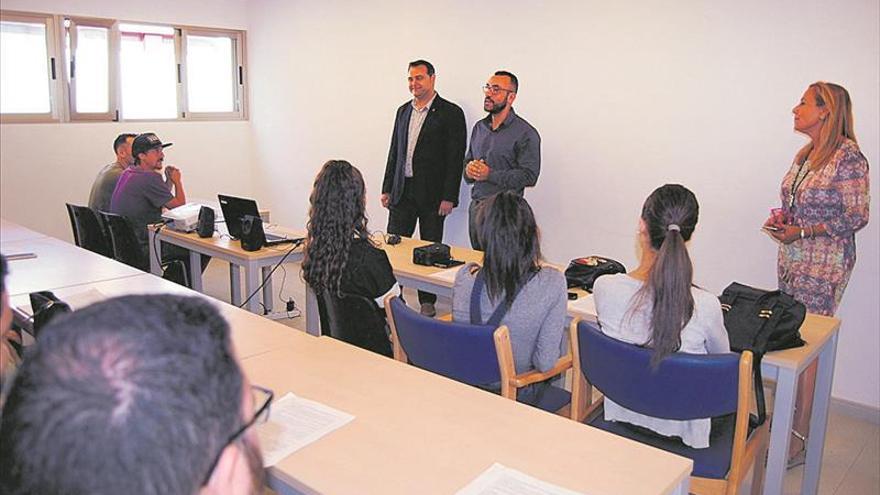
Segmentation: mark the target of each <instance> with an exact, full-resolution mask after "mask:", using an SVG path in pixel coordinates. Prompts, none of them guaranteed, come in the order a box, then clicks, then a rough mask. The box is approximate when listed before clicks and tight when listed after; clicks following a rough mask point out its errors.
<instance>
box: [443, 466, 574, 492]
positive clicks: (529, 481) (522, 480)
mask: <svg viewBox="0 0 880 495" xmlns="http://www.w3.org/2000/svg"><path fill="white" fill-rule="evenodd" d="M456 495H582V494H579V493H578V492H575V491H572V490H568V489H565V488H562V487H560V486H556V485H553V484H550V483H547V482H546V481H541V480H539V479H537V478H533V477H531V476H529V475H527V474H525V473H523V472H520V471H517V470H516V469H511V468H509V467H505V466H502V465H501V464H498V463H497V462H496V463H495V464H492V466H491V467H490V468H489V469H487V470H485V471H483V474H481V475H480V476H478V477H477V479H475V480H473V481H471V482H470V483H468V485H467V486H466V487H464V488H462V489H461V490H459V491H458V492H457V493H456Z"/></svg>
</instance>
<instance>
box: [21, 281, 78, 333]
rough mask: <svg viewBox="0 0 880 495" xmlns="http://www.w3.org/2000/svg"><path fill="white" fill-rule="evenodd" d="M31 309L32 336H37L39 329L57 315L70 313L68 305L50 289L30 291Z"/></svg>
mask: <svg viewBox="0 0 880 495" xmlns="http://www.w3.org/2000/svg"><path fill="white" fill-rule="evenodd" d="M29 297H30V300H31V310H32V311H33V313H32V314H33V316H32V317H31V318H32V319H33V328H32V333H33V336H34V337H35V338H36V337H39V332H40V330H42V329H43V327H45V326H46V325H48V324H49V322H50V321H52V320H54V319H55V318H56V317H58V315H62V314H65V313H70V311H71V309H70V306H69V305H68V304H67V303H66V302H64V301H62V300H61V299H58V297H57V296H55V294H53V293H52V291H48V290H42V291H39V292H31V293H30V295H29Z"/></svg>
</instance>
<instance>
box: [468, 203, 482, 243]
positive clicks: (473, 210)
mask: <svg viewBox="0 0 880 495" xmlns="http://www.w3.org/2000/svg"><path fill="white" fill-rule="evenodd" d="M482 201H483V200H482V199H475V198H471V204H470V206H468V235H469V236H470V238H471V247H472V248H474V249H476V250H477V251H482V250H483V246H482V245H480V239H479V235H478V232H479V231H478V229H477V208H478V207H479V206H480V203H481V202H482Z"/></svg>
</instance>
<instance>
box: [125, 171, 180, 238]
mask: <svg viewBox="0 0 880 495" xmlns="http://www.w3.org/2000/svg"><path fill="white" fill-rule="evenodd" d="M172 199H174V195H173V194H171V190H170V189H169V188H168V186H167V185H165V181H164V180H162V176H161V175H159V174H158V173H156V172H153V171H147V170H143V169H141V168H140V167H137V166H131V167H128V168H127V169H125V171H123V172H122V175H120V176H119V182H117V183H116V189H115V190H114V191H113V197H112V198H110V213H115V214H117V215H122V216H124V217H127V218H128V219H129V221H131V223H132V225H133V226H134V230H135V234H136V235H137V237H138V240H139V241H140V242H141V244H143V245H146V242H147V224H151V223H157V222H160V221H162V207H163V206H164V205H165V204H166V203H168V202H169V201H171V200H172Z"/></svg>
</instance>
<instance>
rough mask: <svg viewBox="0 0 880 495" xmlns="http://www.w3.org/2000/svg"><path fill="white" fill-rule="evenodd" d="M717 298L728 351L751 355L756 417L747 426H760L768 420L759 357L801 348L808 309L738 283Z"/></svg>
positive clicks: (787, 298)
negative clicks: (749, 352) (802, 332)
mask: <svg viewBox="0 0 880 495" xmlns="http://www.w3.org/2000/svg"><path fill="white" fill-rule="evenodd" d="M718 299H719V301H721V310H722V311H723V312H724V327H725V328H726V329H727V337H728V339H729V340H730V349H731V350H732V351H736V352H742V351H752V353H753V354H754V361H753V364H754V370H755V401H756V402H757V408H758V416H757V417H754V416H753V417H752V418H750V423H751V424H752V426H759V425H761V424H763V423H764V421H765V420H766V418H767V411H766V405H765V402H764V385H763V379H762V377H761V358H763V357H764V354H765V353H767V352H770V351H779V350H782V349H791V348H793V347H800V346H802V345H804V343H805V342H804V340H803V339H802V338H801V333H800V328H801V324H803V322H804V318H805V317H806V315H807V308H806V307H805V306H804V305H803V304H802V303H799V302H797V301H795V300H794V298H793V297H791V296H790V295H789V294H786V293H785V292H782V291H779V290H774V291H766V290H761V289H756V288H754V287H749V286H748V285H743V284H740V283H737V282H733V283H731V284H730V285H728V286H727V288H725V289H724V292H722V293H721V296H720V297H719V298H718Z"/></svg>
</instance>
